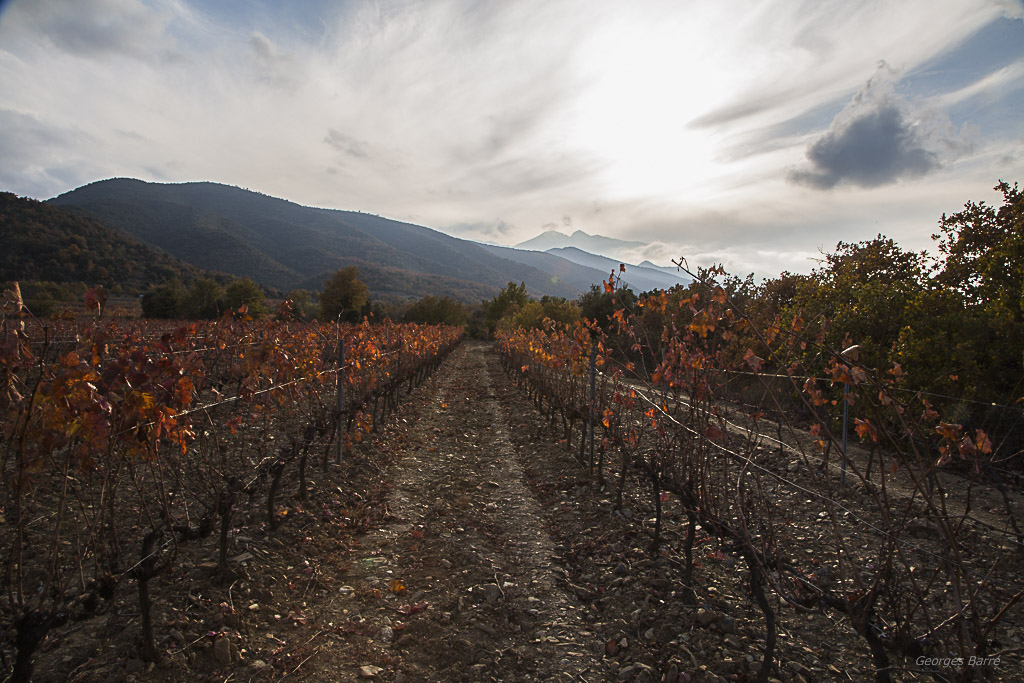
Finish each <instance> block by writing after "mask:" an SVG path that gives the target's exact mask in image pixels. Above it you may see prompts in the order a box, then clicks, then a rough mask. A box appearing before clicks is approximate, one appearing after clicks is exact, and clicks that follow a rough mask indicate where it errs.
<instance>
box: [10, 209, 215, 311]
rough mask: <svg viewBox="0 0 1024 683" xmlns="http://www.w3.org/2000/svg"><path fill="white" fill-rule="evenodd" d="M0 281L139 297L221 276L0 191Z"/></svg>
mask: <svg viewBox="0 0 1024 683" xmlns="http://www.w3.org/2000/svg"><path fill="white" fill-rule="evenodd" d="M0 243H2V244H3V245H4V246H3V249H0V281H9V280H22V281H47V282H57V283H78V282H82V283H85V284H86V285H103V286H104V287H107V288H110V287H113V286H114V285H121V287H122V288H124V289H125V290H126V291H127V292H128V293H138V292H140V291H143V290H145V289H146V288H147V287H149V286H150V285H152V284H155V283H158V282H163V281H165V280H169V279H171V278H178V279H179V280H182V281H183V282H185V283H188V282H191V281H193V280H196V279H198V278H200V277H221V278H222V279H223V276H217V275H215V274H213V273H209V272H205V271H202V270H200V269H199V268H196V267H194V266H191V265H189V264H187V263H184V262H182V261H180V260H178V259H176V258H174V257H173V256H171V255H169V254H167V253H165V252H163V251H161V250H159V249H155V248H153V247H151V246H149V245H147V244H143V243H142V242H140V241H139V240H136V239H133V238H131V237H129V236H127V235H125V234H124V233H121V232H118V231H116V230H112V229H110V228H108V227H106V226H105V225H101V224H100V223H98V222H97V221H95V220H92V219H90V218H86V217H84V216H80V215H77V214H75V213H71V212H69V211H66V210H64V209H62V208H59V207H56V206H50V205H48V204H44V203H43V202H38V201H36V200H34V199H27V198H20V197H17V196H15V195H13V194H11V193H9V192H0Z"/></svg>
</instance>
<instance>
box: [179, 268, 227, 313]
mask: <svg viewBox="0 0 1024 683" xmlns="http://www.w3.org/2000/svg"><path fill="white" fill-rule="evenodd" d="M223 296H224V289H223V288H222V287H221V286H220V285H219V284H217V282H216V281H215V280H211V279H209V278H200V279H198V280H196V281H195V282H193V283H192V286H191V287H189V288H188V293H187V294H186V295H185V315H186V316H187V317H189V318H202V319H206V320H212V319H213V318H217V317H219V316H220V314H221V311H223V310H224V307H223V301H222V297H223Z"/></svg>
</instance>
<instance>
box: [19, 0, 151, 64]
mask: <svg viewBox="0 0 1024 683" xmlns="http://www.w3.org/2000/svg"><path fill="white" fill-rule="evenodd" d="M10 11H11V13H12V15H14V16H13V17H12V18H11V20H12V21H14V22H16V23H20V24H21V25H22V26H23V27H24V29H26V30H30V31H34V32H37V33H39V34H40V35H43V36H46V38H47V39H48V40H49V41H50V43H51V44H52V45H53V46H54V47H56V48H57V49H59V50H63V51H65V52H69V53H71V54H74V55H77V56H81V57H106V56H111V55H128V56H131V57H135V58H138V59H143V60H149V59H152V58H153V57H154V56H158V55H160V53H161V50H160V48H161V47H169V44H168V41H167V39H166V35H165V31H166V29H167V26H168V23H169V21H170V14H168V13H165V12H162V11H159V10H156V9H153V8H151V7H148V6H146V4H144V3H143V2H140V1H139V0H76V2H72V3H68V2H60V1H59V0H32V2H13V3H12V4H11V8H10Z"/></svg>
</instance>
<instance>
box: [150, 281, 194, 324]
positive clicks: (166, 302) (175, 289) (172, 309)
mask: <svg viewBox="0 0 1024 683" xmlns="http://www.w3.org/2000/svg"><path fill="white" fill-rule="evenodd" d="M185 294H186V292H185V286H184V285H182V284H181V281H180V280H178V279H176V278H175V279H173V280H168V281H167V282H164V283H163V284H159V285H157V286H155V287H150V288H149V290H148V291H147V292H146V293H145V294H143V295H142V301H141V304H142V317H144V318H171V319H174V318H182V317H184V316H185Z"/></svg>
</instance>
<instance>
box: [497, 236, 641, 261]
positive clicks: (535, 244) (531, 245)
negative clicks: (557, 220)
mask: <svg viewBox="0 0 1024 683" xmlns="http://www.w3.org/2000/svg"><path fill="white" fill-rule="evenodd" d="M646 246H647V244H646V243H644V242H628V241H626V240H617V239H612V238H611V237H603V236H602V235H588V234H587V233H585V232H583V231H582V230H577V231H576V232H574V233H573V234H571V235H564V234H562V233H560V232H556V231H554V230H548V231H547V232H542V233H541V234H539V235H537V236H536V237H534V238H533V239H528V240H526V241H525V242H520V243H519V244H517V245H515V248H516V249H531V250H534V251H549V250H551V249H562V248H565V247H575V248H576V249H579V250H581V251H588V252H592V253H595V254H609V255H611V256H615V255H616V254H621V253H628V252H630V251H632V250H634V249H639V248H642V247H646Z"/></svg>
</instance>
